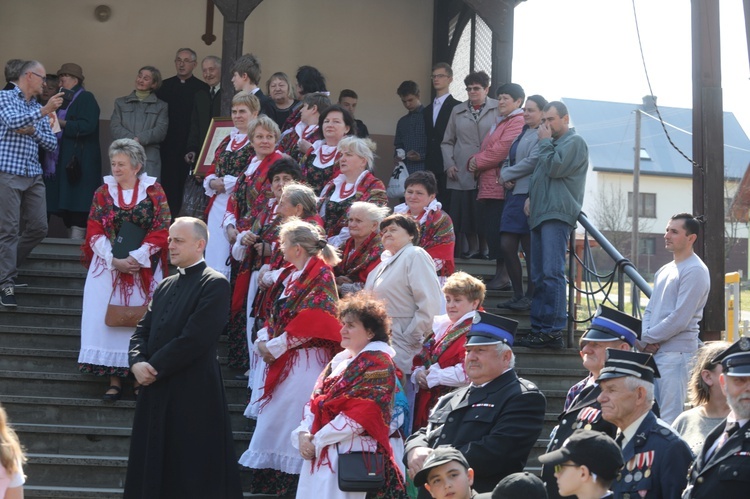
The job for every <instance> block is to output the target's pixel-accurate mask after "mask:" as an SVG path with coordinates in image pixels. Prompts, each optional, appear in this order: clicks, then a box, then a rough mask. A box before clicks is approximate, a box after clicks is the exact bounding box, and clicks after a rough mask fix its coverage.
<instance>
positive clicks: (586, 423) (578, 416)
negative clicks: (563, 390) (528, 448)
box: [542, 306, 641, 499]
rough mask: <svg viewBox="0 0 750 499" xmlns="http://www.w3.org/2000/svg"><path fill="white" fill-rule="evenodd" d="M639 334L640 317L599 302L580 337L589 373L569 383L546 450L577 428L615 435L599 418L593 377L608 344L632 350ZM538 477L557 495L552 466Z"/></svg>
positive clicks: (551, 495) (554, 498)
mask: <svg viewBox="0 0 750 499" xmlns="http://www.w3.org/2000/svg"><path fill="white" fill-rule="evenodd" d="M640 336H641V321H640V320H639V319H636V318H635V317H631V316H629V315H627V314H625V313H623V312H620V311H619V310H615V309H612V308H609V307H605V306H600V307H599V309H598V310H597V312H596V315H595V316H594V318H593V319H592V321H591V325H590V326H589V328H588V329H587V330H586V332H585V333H583V336H581V340H580V347H581V351H580V355H581V359H582V360H583V367H585V368H586V369H588V370H589V375H588V376H587V377H585V378H584V379H582V380H581V381H579V382H578V383H576V384H575V385H573V387H572V388H571V389H570V390H568V395H567V396H566V397H565V405H564V406H563V411H562V413H561V414H560V415H559V416H558V418H557V419H558V421H559V423H558V425H557V426H555V428H554V429H553V430H552V434H551V435H550V442H549V445H548V446H547V452H548V453H550V452H553V451H556V450H558V449H560V448H561V447H562V446H563V443H564V442H565V441H566V440H567V439H568V437H570V436H571V435H572V434H573V432H575V431H576V430H579V429H585V430H595V431H600V432H603V433H605V434H607V435H608V436H610V437H612V438H615V436H616V435H617V427H616V426H615V425H614V424H613V423H610V422H609V421H605V420H604V418H602V411H601V405H599V402H597V400H596V398H597V397H598V396H599V394H600V393H601V392H602V390H601V387H600V386H599V384H598V383H597V381H596V379H597V378H598V377H599V373H600V371H601V370H602V368H603V367H604V360H605V358H606V355H607V349H608V348H614V349H616V350H632V349H633V347H634V346H635V341H636V339H638V338H640ZM542 480H544V483H545V485H546V486H547V495H548V496H549V499H559V498H560V497H562V496H560V494H559V492H558V489H557V480H556V479H555V467H554V466H553V465H545V466H543V467H542Z"/></svg>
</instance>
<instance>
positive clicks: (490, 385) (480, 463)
mask: <svg viewBox="0 0 750 499" xmlns="http://www.w3.org/2000/svg"><path fill="white" fill-rule="evenodd" d="M517 326H518V323H517V322H516V321H513V320H510V319H506V318H504V317H499V316H496V315H492V314H488V313H485V312H477V313H476V316H475V318H474V324H472V327H471V330H470V331H469V332H468V333H467V335H466V336H467V341H466V347H465V348H466V359H465V361H464V363H465V369H466V375H467V376H468V377H469V379H470V380H471V384H470V385H469V386H466V387H462V388H458V389H456V390H455V391H453V392H451V393H449V394H447V395H445V396H443V397H441V398H440V399H439V400H438V403H437V405H436V407H435V409H434V410H433V411H432V413H431V414H430V416H429V419H428V423H427V426H426V427H423V428H420V429H419V430H418V431H417V432H416V433H414V434H413V435H412V436H411V437H409V439H408V440H407V442H406V460H405V462H406V464H407V466H408V468H409V475H410V476H412V477H413V476H414V475H416V473H418V472H419V471H420V470H421V468H422V465H423V463H424V461H425V459H426V458H427V456H429V455H430V453H432V450H433V449H434V448H436V447H438V446H439V445H452V446H453V447H455V448H457V449H458V450H460V451H461V452H462V453H463V454H464V456H465V457H466V460H467V461H468V462H469V465H470V466H471V468H472V469H473V470H474V489H475V490H476V491H477V492H491V491H492V489H493V488H494V487H495V485H496V484H497V483H498V482H499V481H500V480H502V479H503V478H504V477H506V476H507V475H510V474H511V473H515V472H518V471H522V470H523V468H524V466H525V465H526V459H527V458H528V455H529V453H530V452H531V449H532V447H533V446H534V443H535V442H536V440H537V438H539V435H540V433H541V432H542V426H543V424H544V412H545V408H546V401H545V398H544V395H542V393H541V392H540V391H539V389H538V388H537V387H536V385H534V384H533V383H531V382H529V381H526V380H524V379H521V378H519V377H518V376H517V375H516V373H515V371H514V370H513V367H514V364H515V356H514V355H513V351H512V350H511V347H512V346H513V339H514V337H515V331H516V327H517ZM419 497H420V498H423V497H424V498H427V497H429V494H428V493H427V491H426V490H424V488H420V491H419Z"/></svg>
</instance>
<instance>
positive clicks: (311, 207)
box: [281, 182, 318, 217]
mask: <svg viewBox="0 0 750 499" xmlns="http://www.w3.org/2000/svg"><path fill="white" fill-rule="evenodd" d="M281 195H282V196H286V200H287V201H288V202H289V204H290V205H292V207H297V206H302V216H304V217H311V216H313V215H315V210H316V209H317V206H318V198H317V197H316V196H315V191H313V190H312V189H311V188H310V187H309V186H307V185H304V184H300V183H297V182H292V183H290V184H286V185H285V186H284V189H283V190H282V191H281Z"/></svg>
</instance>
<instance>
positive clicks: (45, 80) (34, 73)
mask: <svg viewBox="0 0 750 499" xmlns="http://www.w3.org/2000/svg"><path fill="white" fill-rule="evenodd" d="M29 73H31V74H33V75H34V76H38V77H39V78H41V79H42V83H47V77H46V76H42V75H40V74H39V73H37V72H35V71H26V74H29Z"/></svg>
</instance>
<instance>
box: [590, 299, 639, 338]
mask: <svg viewBox="0 0 750 499" xmlns="http://www.w3.org/2000/svg"><path fill="white" fill-rule="evenodd" d="M640 337H641V321H640V319H636V318H635V317H632V316H630V315H628V314H626V313H623V312H620V311H619V310H616V309H614V308H609V307H605V306H603V305H599V309H598V310H597V311H596V315H595V316H594V318H593V319H592V320H591V325H590V326H589V328H588V329H587V330H586V332H585V333H583V336H581V341H584V340H588V341H599V342H604V341H617V340H621V341H624V342H626V343H627V344H628V345H630V346H631V347H632V346H635V340H637V339H639V338H640Z"/></svg>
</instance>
